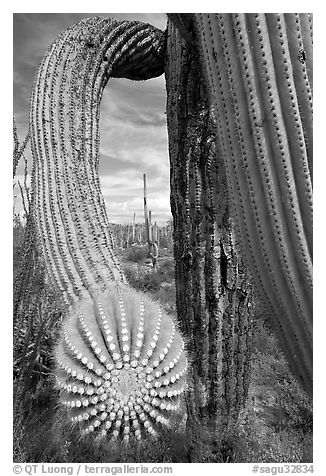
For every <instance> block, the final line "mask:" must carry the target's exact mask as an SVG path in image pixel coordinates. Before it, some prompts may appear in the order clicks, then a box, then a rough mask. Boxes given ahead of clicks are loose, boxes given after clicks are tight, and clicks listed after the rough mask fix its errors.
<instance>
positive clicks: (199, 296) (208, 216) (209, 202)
mask: <svg viewBox="0 0 326 476" xmlns="http://www.w3.org/2000/svg"><path fill="white" fill-rule="evenodd" d="M166 86H167V111H168V132H169V155H170V172H171V175H170V176H171V208H172V214H173V221H174V257H175V264H176V271H175V274H176V292H177V311H178V316H179V320H180V322H181V325H182V329H183V331H184V333H185V334H186V335H187V338H188V341H189V345H188V350H189V355H190V358H191V360H192V366H191V377H192V378H191V383H190V389H191V390H192V394H190V395H189V399H188V405H189V407H190V411H191V413H192V416H193V418H192V419H193V420H194V421H196V419H197V420H198V421H199V422H200V423H199V424H200V425H203V423H204V421H209V422H210V423H212V422H214V426H215V429H216V430H217V431H218V434H219V435H220V436H221V437H222V438H223V434H224V436H226V433H227V432H228V431H231V429H232V427H233V425H234V424H235V423H236V421H237V417H238V414H239V410H240V409H241V407H242V406H243V404H244V402H245V401H246V397H247V391H248V386H249V377H250V352H251V319H252V315H253V310H254V309H253V301H252V293H251V284H250V280H249V276H248V273H247V272H246V271H245V270H244V267H243V265H242V263H241V260H240V257H239V253H238V247H237V246H236V244H235V235H234V230H233V226H232V223H231V220H230V215H229V206H228V199H227V186H226V176H225V169H224V165H223V160H222V157H221V153H220V151H219V148H218V144H217V141H216V130H215V124H214V121H213V117H212V114H211V111H210V109H209V106H208V101H207V98H206V95H205V88H204V83H203V77H202V73H201V71H200V69H199V68H198V56H197V54H196V52H195V51H194V50H193V48H192V47H191V46H188V45H187V44H186V41H185V40H184V39H183V38H182V37H181V36H180V34H179V33H178V31H177V29H176V28H175V27H174V25H173V24H171V23H170V22H169V25H168V38H167V63H166ZM191 423H194V422H191V419H189V424H191ZM192 433H193V434H196V431H194V430H193V431H192Z"/></svg>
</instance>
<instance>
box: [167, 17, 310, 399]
mask: <svg viewBox="0 0 326 476" xmlns="http://www.w3.org/2000/svg"><path fill="white" fill-rule="evenodd" d="M179 16H180V14H179ZM181 16H182V14H181ZM186 16H187V21H184V22H183V25H187V28H188V30H189V28H190V27H189V25H190V24H191V25H192V26H191V28H192V33H193V35H195V36H196V38H197V45H198V51H199V55H200V59H201V62H202V65H203V69H204V73H205V76H206V84H207V89H208V94H209V96H210V99H211V103H212V105H213V107H214V113H215V118H216V122H217V130H218V142H219V145H220V149H221V151H222V155H223V160H224V163H225V166H226V173H227V180H228V188H229V196H230V203H231V207H232V216H233V219H234V222H235V226H236V229H237V232H238V236H239V237H241V245H242V248H243V251H244V256H245V257H246V259H247V262H248V265H249V266H250V269H251V272H252V275H253V278H254V279H255V283H256V288H257V291H258V292H259V293H260V295H261V299H262V301H263V302H265V308H266V311H267V312H269V314H270V315H271V319H272V323H273V324H274V328H275V330H276V331H277V333H278V335H279V337H280V340H281V344H282V347H283V350H284V352H285V354H286V355H287V357H288V360H289V363H290V365H291V367H292V369H293V371H294V372H295V374H296V375H297V377H298V378H299V379H300V380H301V381H302V382H303V383H304V385H305V387H306V388H307V389H308V390H311V383H312V183H311V173H312V84H311V81H312V57H311V51H312V36H311V21H310V17H309V15H305V14H300V15H296V14H287V15H282V14H266V15H264V14H189V15H188V14H186ZM171 19H172V21H175V18H174V17H173V15H172V16H171ZM188 34H189V32H188ZM184 36H185V34H184ZM307 55H309V59H307Z"/></svg>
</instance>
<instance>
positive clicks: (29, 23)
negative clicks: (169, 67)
mask: <svg viewBox="0 0 326 476" xmlns="http://www.w3.org/2000/svg"><path fill="white" fill-rule="evenodd" d="M91 16H103V17H114V18H118V19H126V20H138V21H142V22H145V23H151V24H152V25H154V26H156V27H158V28H160V29H162V30H164V29H165V27H166V21H167V20H166V18H167V17H166V15H165V14H163V13H152V14H151V13H134V14H133V13H85V14H82V13H16V14H14V15H13V82H14V84H13V91H14V97H13V109H14V114H15V119H16V124H17V129H18V134H19V139H20V141H23V139H24V137H25V135H26V132H27V127H28V114H29V100H30V94H31V88H32V85H33V80H34V76H35V74H36V71H37V68H38V65H39V63H40V62H41V60H42V57H43V55H44V53H45V51H46V49H47V48H48V46H49V45H50V44H51V43H52V42H53V41H54V39H55V38H56V37H57V36H58V34H60V33H61V31H63V30H64V29H66V28H67V27H69V26H70V25H72V24H73V23H75V22H77V21H79V20H80V19H81V18H87V17H91ZM165 108H166V93H165V79H164V75H162V76H160V77H159V78H154V79H151V80H147V81H141V82H138V81H130V80H125V79H111V80H110V81H109V83H108V84H107V86H106V88H105V91H104V95H103V99H102V103H101V120H100V132H101V145H100V169H99V173H100V180H101V188H102V193H103V195H104V199H105V201H106V204H107V211H108V216H109V220H110V221H111V222H112V223H128V222H130V221H131V220H132V218H133V214H134V213H136V222H142V221H143V173H146V178H147V203H148V208H149V209H150V210H151V211H152V220H153V222H154V221H157V223H158V224H161V225H164V224H165V223H166V221H167V220H168V219H169V218H170V216H171V212H170V197H169V193H170V192H169V158H168V139H167V128H166V114H165ZM26 157H27V159H28V160H30V158H29V154H27V156H26ZM23 170H24V163H23V161H21V162H20V165H19V167H18V170H17V179H20V180H21V179H22V177H23ZM15 193H16V195H17V198H16V201H15V202H16V210H17V211H21V204H20V200H19V193H18V189H17V187H16V188H15Z"/></svg>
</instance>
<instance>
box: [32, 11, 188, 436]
mask: <svg viewBox="0 0 326 476" xmlns="http://www.w3.org/2000/svg"><path fill="white" fill-rule="evenodd" d="M163 56H164V34H163V32H161V31H160V30H157V29H156V28H154V27H152V26H150V25H146V24H143V23H139V22H125V21H115V20H111V19H103V18H90V19H86V20H83V21H81V22H79V23H78V24H76V25H74V26H72V27H71V28H68V29H67V30H66V31H64V32H63V33H62V34H61V35H60V36H59V37H58V38H57V40H55V41H54V43H53V44H52V45H51V46H50V48H49V49H48V51H47V53H46V54H45V56H44V58H43V60H42V63H41V65H40V67H39V70H38V73H37V77H36V80H35V84H34V87H33V92H32V98H31V112H30V130H31V139H32V141H31V144H32V152H33V187H34V188H33V219H34V223H35V224H37V238H38V242H39V245H40V248H41V250H42V253H43V257H44V261H45V264H46V267H47V270H48V276H49V277H50V278H51V280H52V283H54V284H55V285H56V288H57V290H58V291H59V292H60V293H61V297H62V301H63V303H64V304H65V305H66V307H68V306H69V309H68V312H67V317H66V322H65V325H64V330H63V335H62V338H61V341H60V343H59V345H58V348H57V362H58V369H57V381H58V385H59V387H60V388H61V389H62V394H63V396H62V399H63V402H64V403H65V404H66V405H67V407H68V408H69V410H70V412H71V414H72V415H71V418H72V421H73V422H76V423H77V424H78V425H79V427H80V429H81V430H82V431H83V432H84V433H89V432H91V431H93V430H98V429H100V430H101V433H100V436H105V435H106V434H108V436H111V437H112V436H113V437H117V436H118V435H120V428H121V431H122V429H123V431H122V435H123V438H124V440H125V441H128V439H129V433H130V425H129V424H130V423H131V422H132V424H133V426H134V428H133V432H134V436H135V437H136V438H139V437H140V436H141V430H140V428H139V427H140V426H141V425H140V423H141V422H143V424H144V428H146V429H147V431H148V433H150V434H152V435H155V434H156V430H155V429H154V428H153V424H155V425H157V422H161V423H163V424H169V421H170V413H171V411H177V410H179V405H178V399H179V395H180V394H181V393H182V391H183V389H184V386H185V383H184V376H185V372H186V368H187V360H186V357H185V352H184V350H183V342H182V338H181V337H180V335H179V333H178V331H177V329H176V326H175V324H174V323H173V322H172V321H171V319H170V318H168V317H167V316H165V315H164V313H163V312H162V311H161V310H160V308H159V307H158V306H157V305H154V304H153V303H151V302H149V301H148V300H147V299H145V297H144V298H143V297H139V296H137V295H136V293H133V292H131V291H130V290H128V288H127V285H126V283H125V278H124V276H123V273H122V271H121V269H120V266H119V263H118V261H117V259H116V257H115V254H114V242H113V238H112V236H111V234H110V232H109V226H108V218H107V214H106V210H105V205H104V200H103V197H102V194H101V191H100V185H99V178H98V162H99V118H100V112H99V111H100V109H99V106H100V100H101V96H102V93H103V89H104V87H105V85H106V83H107V82H108V80H109V78H110V77H125V78H128V79H135V80H141V79H146V78H149V77H155V76H158V75H160V74H162V73H163V70H164V61H163ZM112 283H114V284H112ZM137 339H138V340H137ZM140 359H141V360H140ZM84 393H85V394H86V395H93V394H94V396H92V398H91V399H89V398H88V396H85V397H83V398H81V397H78V398H76V394H80V395H81V396H82V395H84ZM86 402H87V403H86ZM123 402H124V405H123ZM82 409H83V411H82ZM164 413H165V415H164ZM122 417H123V418H122ZM86 420H87V423H86V426H85V422H86ZM108 430H110V431H108ZM96 433H98V432H97V431H96Z"/></svg>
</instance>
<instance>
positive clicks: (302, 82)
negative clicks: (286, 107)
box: [266, 13, 313, 202]
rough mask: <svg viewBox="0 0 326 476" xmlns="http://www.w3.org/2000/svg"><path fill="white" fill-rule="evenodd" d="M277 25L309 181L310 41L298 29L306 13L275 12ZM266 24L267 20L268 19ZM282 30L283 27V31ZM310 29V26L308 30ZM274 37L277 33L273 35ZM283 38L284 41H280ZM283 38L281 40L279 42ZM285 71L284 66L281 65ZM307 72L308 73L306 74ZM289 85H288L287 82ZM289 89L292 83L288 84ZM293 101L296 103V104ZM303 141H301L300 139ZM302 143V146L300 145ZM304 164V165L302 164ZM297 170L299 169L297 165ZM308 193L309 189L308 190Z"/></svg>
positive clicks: (310, 132) (310, 124)
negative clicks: (305, 39)
mask: <svg viewBox="0 0 326 476" xmlns="http://www.w3.org/2000/svg"><path fill="white" fill-rule="evenodd" d="M276 18H277V28H278V34H279V37H280V43H281V45H282V46H283V48H285V49H286V47H288V51H284V50H282V52H283V55H284V59H283V62H284V60H285V58H287V57H288V56H290V58H291V66H292V75H291V74H290V75H288V74H287V75H286V79H287V81H288V82H289V80H290V79H291V76H293V81H294V87H295V92H296V98H295V99H296V100H297V101H295V100H292V109H293V108H294V107H297V108H298V109H299V111H298V117H297V121H296V127H297V128H298V129H299V131H300V128H301V129H302V131H300V132H301V135H303V136H304V141H302V139H299V144H300V143H301V144H302V145H301V146H300V148H301V150H300V154H299V157H300V155H303V154H304V153H306V155H307V160H308V165H309V170H307V173H306V176H307V178H306V181H310V180H311V182H312V179H313V168H312V167H313V117H312V116H313V104H312V56H313V52H312V41H311V37H310V38H309V40H310V41H304V33H303V32H302V24H301V23H302V22H304V21H305V19H308V15H302V14H301V15H299V14H298V13H295V14H287V13H286V14H284V15H277V17H276ZM266 19H267V21H269V22H271V21H273V20H274V19H275V17H274V16H273V17H272V16H269V15H267V18H266ZM269 24H270V23H269ZM284 30H285V31H284ZM309 33H310V30H309ZM276 38H277V37H276ZM284 38H285V41H284ZM283 41H284V44H283ZM284 69H285V71H286V72H287V68H284ZM310 75H311V77H309V76H310ZM288 86H289V85H288ZM292 89H293V87H292ZM296 102H297V105H296ZM302 142H304V143H302ZM304 146H305V147H304ZM306 168H307V167H306ZM299 170H301V169H299ZM310 194H311V191H310ZM309 202H311V198H309Z"/></svg>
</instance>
